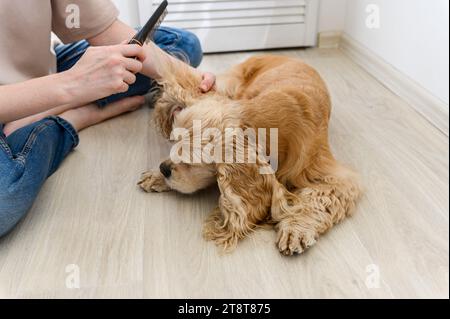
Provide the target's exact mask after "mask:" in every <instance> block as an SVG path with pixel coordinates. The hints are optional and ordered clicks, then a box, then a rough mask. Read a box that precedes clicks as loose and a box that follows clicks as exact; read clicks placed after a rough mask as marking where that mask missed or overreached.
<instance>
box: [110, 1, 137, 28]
mask: <svg viewBox="0 0 450 319" xmlns="http://www.w3.org/2000/svg"><path fill="white" fill-rule="evenodd" d="M112 1H113V2H114V4H115V5H116V6H117V8H118V9H119V10H120V17H119V18H120V19H121V20H122V21H124V22H126V23H128V24H129V25H131V26H133V27H137V26H139V24H140V23H139V5H138V1H137V0H112Z"/></svg>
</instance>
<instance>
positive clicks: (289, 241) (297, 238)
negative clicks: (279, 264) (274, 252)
mask: <svg viewBox="0 0 450 319" xmlns="http://www.w3.org/2000/svg"><path fill="white" fill-rule="evenodd" d="M277 229H278V239H277V247H278V249H279V251H280V253H282V254H283V255H285V256H293V255H298V254H301V253H303V252H304V251H305V250H306V249H308V248H310V247H311V246H313V245H314V244H315V243H316V238H317V235H316V233H315V231H309V230H305V228H304V227H302V226H301V225H299V224H298V223H296V222H291V223H290V222H289V221H281V222H280V223H279V224H278V225H277Z"/></svg>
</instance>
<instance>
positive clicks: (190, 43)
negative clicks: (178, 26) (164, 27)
mask: <svg viewBox="0 0 450 319" xmlns="http://www.w3.org/2000/svg"><path fill="white" fill-rule="evenodd" d="M179 47H180V48H182V50H183V51H184V52H185V53H186V54H187V56H188V58H189V64H190V65H191V66H193V67H194V68H196V67H198V66H199V65H200V63H202V60H203V49H202V45H201V43H200V40H199V39H198V37H197V36H196V35H195V34H193V33H192V32H189V31H185V30H183V31H182V32H181V41H180V44H179Z"/></svg>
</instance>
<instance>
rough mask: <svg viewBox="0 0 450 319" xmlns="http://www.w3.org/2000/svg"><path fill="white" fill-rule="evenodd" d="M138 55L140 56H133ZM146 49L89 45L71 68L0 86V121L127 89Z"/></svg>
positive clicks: (89, 100) (14, 119) (80, 103)
mask: <svg viewBox="0 0 450 319" xmlns="http://www.w3.org/2000/svg"><path fill="white" fill-rule="evenodd" d="M134 57H138V58H139V60H135V58H134ZM145 59H146V55H145V51H144V49H143V48H141V47H140V46H138V45H114V46H103V47H95V48H89V49H88V50H87V51H86V53H85V54H84V55H83V57H82V58H81V59H80V60H79V61H78V62H77V64H76V65H75V66H74V67H73V68H72V69H70V70H68V71H66V72H63V73H58V74H54V75H49V76H45V77H42V78H38V79H33V80H29V81H25V82H22V83H17V84H11V85H3V86H0V123H3V124H5V123H9V122H12V121H16V120H19V119H22V118H25V117H28V116H31V115H35V114H38V113H42V112H45V111H47V110H50V109H53V108H55V107H58V109H59V110H61V111H64V110H69V109H71V108H76V107H79V106H82V105H85V104H88V103H91V102H93V101H96V100H98V99H101V98H104V97H106V96H110V95H113V94H116V93H122V92H126V91H128V88H129V85H131V84H133V83H134V82H135V81H136V76H135V73H138V72H141V71H142V62H140V61H144V60H145Z"/></svg>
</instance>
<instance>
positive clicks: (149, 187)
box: [138, 170, 170, 193]
mask: <svg viewBox="0 0 450 319" xmlns="http://www.w3.org/2000/svg"><path fill="white" fill-rule="evenodd" d="M138 185H139V187H140V188H142V189H143V190H144V191H146V192H147V193H162V192H167V191H170V187H169V186H168V185H167V183H166V180H165V179H164V176H163V175H162V174H161V172H159V171H156V170H155V171H150V172H147V173H144V174H142V177H141V180H140V182H139V183H138Z"/></svg>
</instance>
